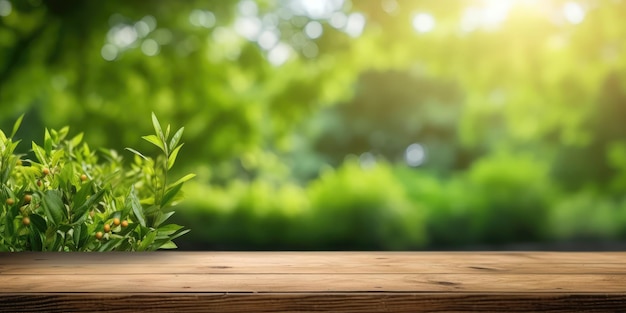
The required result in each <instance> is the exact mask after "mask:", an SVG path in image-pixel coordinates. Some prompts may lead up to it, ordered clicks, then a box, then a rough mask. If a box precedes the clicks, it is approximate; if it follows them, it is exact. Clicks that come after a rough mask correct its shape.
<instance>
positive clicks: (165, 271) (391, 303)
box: [0, 252, 626, 312]
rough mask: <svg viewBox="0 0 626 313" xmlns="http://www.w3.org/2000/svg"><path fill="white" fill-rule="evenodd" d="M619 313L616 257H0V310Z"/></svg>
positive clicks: (624, 301)
mask: <svg viewBox="0 0 626 313" xmlns="http://www.w3.org/2000/svg"><path fill="white" fill-rule="evenodd" d="M574 310H589V311H614V312H620V311H622V312H626V253H622V252H606V253H597V252H595V253H589V252H571V253H566V252H147V253H12V254H11V253H4V254H2V253H0V312H34V311H40V312H68V311H83V312H94V311H116V312H140V311H145V312H172V311H178V312H181V311H187V312H210V311H214V312H275V311H284V312H320V311H327V312H432V311H516V312H537V311H550V312H571V311H574Z"/></svg>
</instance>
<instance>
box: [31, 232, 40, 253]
mask: <svg viewBox="0 0 626 313" xmlns="http://www.w3.org/2000/svg"><path fill="white" fill-rule="evenodd" d="M32 230H35V229H34V228H33V229H32ZM41 237H42V236H41V234H40V233H39V232H38V231H36V230H35V231H33V233H32V234H31V235H30V236H29V241H30V250H31V251H43V240H42V238H41Z"/></svg>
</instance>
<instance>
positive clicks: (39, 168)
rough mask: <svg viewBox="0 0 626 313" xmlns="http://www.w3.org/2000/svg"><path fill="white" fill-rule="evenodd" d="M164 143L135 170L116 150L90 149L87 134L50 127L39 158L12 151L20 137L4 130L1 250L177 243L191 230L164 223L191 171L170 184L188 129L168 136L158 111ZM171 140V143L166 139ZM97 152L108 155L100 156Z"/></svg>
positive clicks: (0, 136)
mask: <svg viewBox="0 0 626 313" xmlns="http://www.w3.org/2000/svg"><path fill="white" fill-rule="evenodd" d="M152 118H153V123H154V129H155V134H156V135H151V136H156V138H158V141H155V140H152V141H151V140H150V138H152V137H150V136H146V137H144V139H146V140H148V141H150V142H151V143H153V144H156V145H159V146H160V147H162V152H163V153H162V154H161V155H159V156H158V157H157V158H156V160H155V159H153V158H150V157H146V156H144V155H142V154H141V153H139V152H137V151H136V150H133V149H130V150H132V151H133V152H134V153H135V154H137V155H138V157H136V158H135V162H134V164H133V166H132V168H131V169H128V168H126V167H125V166H124V164H123V163H122V158H121V156H119V155H118V154H117V153H116V152H115V151H114V150H105V149H100V151H99V153H97V152H96V151H92V150H91V148H90V147H89V145H87V143H84V142H83V141H82V139H83V134H82V133H81V134H78V135H76V136H74V137H72V138H70V137H68V135H69V128H68V127H64V128H61V129H60V130H54V129H51V130H49V129H46V130H45V136H44V141H43V145H38V144H37V143H35V142H33V143H32V153H33V155H34V156H35V159H29V158H27V156H26V155H19V154H16V153H15V149H16V147H17V144H18V143H19V141H14V139H13V137H14V135H15V133H16V132H17V129H18V128H19V126H20V123H21V121H22V118H21V117H20V118H19V119H18V120H17V122H16V123H15V126H14V127H13V131H12V133H11V135H10V136H6V135H5V133H4V132H2V131H0V155H1V157H0V173H1V178H0V188H1V190H0V201H1V204H0V208H1V211H0V251H112V250H116V251H144V250H157V249H171V248H176V245H175V244H174V242H173V241H172V240H174V239H176V238H178V237H180V236H182V235H184V234H185V233H187V232H188V231H189V230H187V229H184V228H183V227H182V226H180V225H176V224H164V223H165V222H166V221H167V219H168V218H169V217H170V216H171V215H172V214H173V213H174V212H173V211H171V210H170V208H171V206H172V205H173V204H174V202H175V201H177V200H178V199H179V197H180V194H181V192H180V190H181V186H182V184H183V183H184V182H185V181H187V180H189V179H190V178H192V177H193V175H187V176H185V177H183V178H181V179H179V180H178V181H176V182H174V183H169V182H168V180H167V178H168V171H169V169H171V167H172V166H173V164H174V162H175V159H176V155H177V153H178V151H179V150H180V147H181V146H182V144H179V141H180V137H181V136H182V131H183V128H181V129H180V130H179V131H177V132H176V133H175V134H174V136H172V139H171V140H169V138H168V137H169V135H170V134H169V133H170V127H169V125H168V127H167V129H166V131H165V133H164V132H163V131H162V129H161V126H160V124H159V122H158V120H157V119H156V116H155V115H153V116H152ZM168 140H169V142H168ZM99 157H104V159H105V160H104V161H101V160H100V159H99Z"/></svg>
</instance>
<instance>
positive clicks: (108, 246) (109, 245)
mask: <svg viewBox="0 0 626 313" xmlns="http://www.w3.org/2000/svg"><path fill="white" fill-rule="evenodd" d="M123 240H124V239H120V238H112V239H109V240H108V241H107V242H105V243H104V244H102V245H101V246H100V247H98V251H100V252H102V251H111V250H114V249H115V247H117V246H118V245H120V244H121V243H122V241H123Z"/></svg>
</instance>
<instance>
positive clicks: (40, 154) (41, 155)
mask: <svg viewBox="0 0 626 313" xmlns="http://www.w3.org/2000/svg"><path fill="white" fill-rule="evenodd" d="M33 152H34V153H35V157H37V160H39V163H42V164H45V163H46V152H45V151H44V149H43V148H42V147H40V146H38V145H37V144H36V143H35V142H34V141H33Z"/></svg>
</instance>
